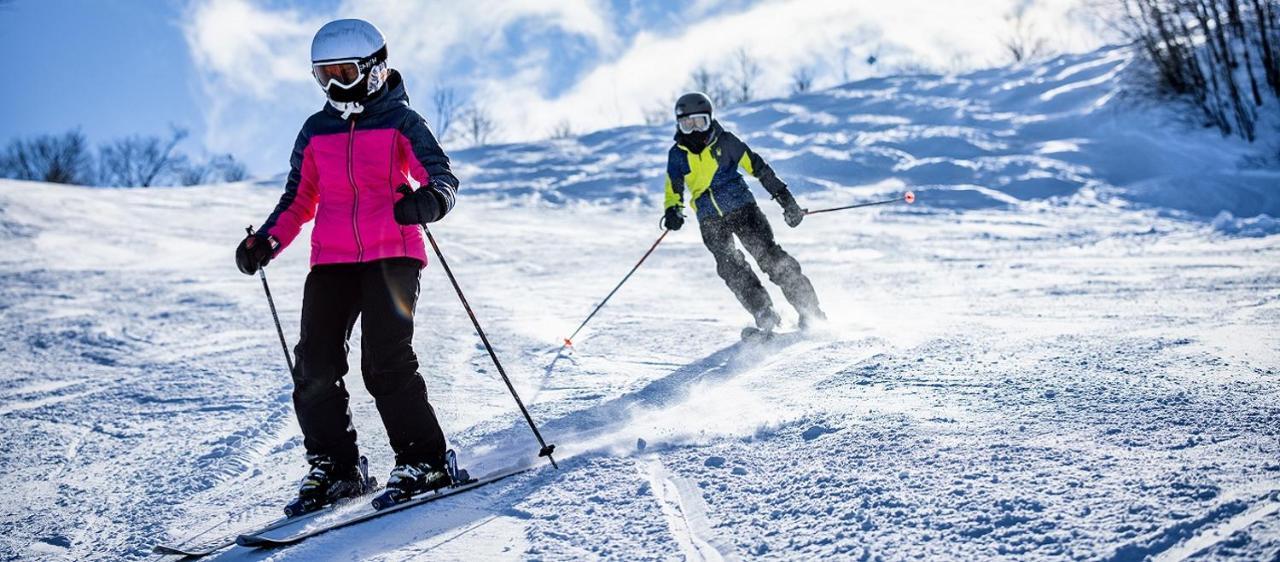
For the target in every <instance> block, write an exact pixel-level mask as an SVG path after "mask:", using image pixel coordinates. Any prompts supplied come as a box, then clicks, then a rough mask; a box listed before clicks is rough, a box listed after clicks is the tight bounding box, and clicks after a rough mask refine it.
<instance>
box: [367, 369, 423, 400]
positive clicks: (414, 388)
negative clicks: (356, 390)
mask: <svg viewBox="0 0 1280 562" xmlns="http://www.w3.org/2000/svg"><path fill="white" fill-rule="evenodd" d="M364 387H365V389H366V390H368V391H369V395H370V396H373V397H374V398H383V397H400V396H409V395H411V394H425V393H426V392H427V384H426V383H425V382H424V381H423V380H422V375H419V374H418V372H417V371H416V370H414V371H408V372H404V371H398V372H397V371H392V372H382V373H378V374H372V373H365V375H364Z"/></svg>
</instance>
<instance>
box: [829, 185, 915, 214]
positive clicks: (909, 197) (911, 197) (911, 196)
mask: <svg viewBox="0 0 1280 562" xmlns="http://www.w3.org/2000/svg"><path fill="white" fill-rule="evenodd" d="M899 201H906V202H907V204H911V203H915V202H916V194H915V193H913V192H910V191H908V192H906V193H904V194H903V195H902V197H895V198H893V199H885V200H884V201H872V202H870V203H858V204H856V205H845V206H844V207H832V208H830V209H817V210H814V211H810V210H808V209H805V211H804V214H806V215H816V214H818V213H830V212H832V211H843V210H845V209H857V208H858V207H870V206H872V205H888V204H889V203H897V202H899Z"/></svg>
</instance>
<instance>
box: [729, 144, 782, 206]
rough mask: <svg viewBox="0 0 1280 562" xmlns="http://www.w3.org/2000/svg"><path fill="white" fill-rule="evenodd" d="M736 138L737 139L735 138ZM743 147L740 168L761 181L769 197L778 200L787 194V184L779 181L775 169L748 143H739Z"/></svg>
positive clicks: (739, 162)
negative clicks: (783, 194) (780, 196)
mask: <svg viewBox="0 0 1280 562" xmlns="http://www.w3.org/2000/svg"><path fill="white" fill-rule="evenodd" d="M735 138H736V137H735ZM738 142H739V143H740V144H741V145H742V158H741V159H739V160H738V166H740V167H741V168H742V169H743V170H746V171H747V173H748V174H751V175H752V176H754V177H755V178H756V179H758V180H760V185H763V186H764V190H765V191H768V192H769V195H770V196H771V197H773V198H774V199H777V198H778V196H779V195H781V194H782V193H787V184H785V183H783V181H782V180H780V179H778V175H777V174H775V173H774V172H773V167H772V166H770V165H769V163H768V162H765V161H764V158H761V157H760V155H759V154H756V152H755V151H754V150H751V147H749V146H747V143H745V142H742V141H741V140H739V141H738Z"/></svg>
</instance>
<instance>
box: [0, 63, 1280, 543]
mask: <svg viewBox="0 0 1280 562" xmlns="http://www.w3.org/2000/svg"><path fill="white" fill-rule="evenodd" d="M1129 61H1130V58H1129V55H1128V54H1127V53H1126V52H1125V51H1124V50H1122V49H1104V50H1101V51H1098V52H1096V53H1090V54H1085V55H1071V56H1064V57H1060V58H1058V59H1054V60H1052V61H1048V62H1045V63H1042V64H1035V65H1026V66H1022V67H1015V68H1011V69H993V70H989V71H982V72H978V73H973V74H970V75H965V76H959V77H938V76H915V77H894V78H883V79H875V80H869V81H865V82H861V83H857V84H853V85H849V86H845V87H841V88H835V89H831V90H826V91H822V92H814V93H810V94H806V95H802V96H797V97H793V98H788V99H785V100H766V101H762V102H758V103H753V104H747V105H744V106H740V107H737V108H733V109H730V110H729V111H727V112H725V113H724V115H723V117H724V120H725V121H726V122H729V123H731V124H732V125H734V126H735V127H737V128H738V129H739V130H740V132H742V133H743V136H744V138H745V139H746V140H747V141H748V142H749V143H751V144H752V145H753V147H755V148H757V149H758V150H759V151H761V152H762V153H763V155H764V156H765V157H766V158H767V159H768V160H770V162H771V163H773V165H774V166H775V168H777V169H778V171H779V173H780V175H781V176H782V177H783V178H785V179H787V180H788V181H791V182H792V184H793V187H794V188H795V189H796V191H797V193H798V197H799V198H800V199H801V201H802V203H803V204H806V205H807V206H810V207H811V208H816V207H820V206H826V204H828V203H830V204H839V203H846V202H849V201H853V200H858V199H863V198H881V197H883V196H885V195H887V194H888V195H891V194H894V193H897V192H899V191H901V190H902V189H906V188H914V189H917V191H918V193H919V194H920V203H919V204H917V205H916V206H913V207H909V208H908V207H881V208H877V209H871V210H866V211H865V212H863V211H855V212H848V213H840V214H830V215H819V216H814V217H810V218H808V219H806V221H805V223H804V224H803V225H802V226H801V227H800V228H798V229H788V228H786V227H785V226H783V223H782V221H781V219H780V216H779V215H780V213H779V212H778V210H777V209H776V206H774V205H772V204H770V203H768V202H767V198H765V197H762V196H760V195H759V194H760V193H761V191H760V190H758V189H757V190H756V192H757V196H758V198H759V199H760V201H761V203H762V207H764V208H765V209H766V213H767V214H769V215H770V217H771V220H772V222H773V225H774V227H775V230H776V231H777V234H778V238H779V241H780V243H781V244H782V245H783V247H784V248H786V249H787V250H788V251H790V252H792V253H793V254H794V255H796V256H797V257H798V258H799V260H800V262H801V263H802V265H803V267H804V269H805V271H806V272H807V273H808V274H809V275H811V276H812V278H813V281H814V283H815V285H816V286H817V288H818V291H819V295H820V297H821V298H822V300H823V303H824V307H825V308H826V309H827V311H828V313H829V314H830V315H831V317H832V322H831V325H830V326H828V327H827V328H826V329H825V330H822V331H819V332H817V333H813V334H808V335H785V336H783V337H781V338H779V339H778V340H775V341H772V342H769V343H766V344H759V345H756V344H746V343H741V342H739V341H738V336H737V334H738V330H739V329H740V328H741V327H742V326H743V325H745V324H746V323H747V322H748V321H749V318H748V316H747V314H746V313H745V312H743V311H742V310H741V308H740V307H739V305H738V304H737V303H736V301H734V299H733V297H732V296H731V295H730V294H729V293H728V291H727V290H725V289H724V287H723V284H722V282H721V281H720V280H719V279H718V278H717V277H716V275H715V271H714V265H713V263H712V261H711V258H710V256H709V255H708V254H707V252H706V250H705V249H704V248H703V247H702V245H701V242H700V240H699V239H698V235H697V231H696V227H694V225H693V224H692V223H690V225H689V226H690V228H686V229H685V230H684V231H681V232H678V233H674V234H672V235H670V236H668V237H667V239H666V241H665V242H664V243H663V245H662V246H660V247H659V249H658V251H657V252H655V254H654V256H653V257H652V258H650V261H649V262H647V263H646V264H645V266H644V267H643V268H642V269H641V270H640V271H639V272H637V274H636V275H635V277H634V278H633V279H632V281H631V282H630V283H629V284H628V285H627V286H626V287H624V289H623V290H622V291H620V292H619V293H618V294H617V296H616V297H615V298H614V300H613V301H611V302H610V303H609V305H608V306H607V307H606V308H604V309H603V310H602V311H601V312H600V314H599V315H598V316H597V317H596V318H595V319H594V320H593V321H592V324H591V325H590V326H588V328H587V329H586V330H584V331H583V333H582V334H580V335H579V336H578V337H577V338H576V340H575V346H574V347H573V348H571V349H568V350H566V351H565V353H564V354H563V355H562V356H560V357H557V355H556V353H557V349H558V348H559V347H560V343H561V340H560V338H562V337H564V336H566V335H568V333H569V332H570V331H572V329H573V328H574V327H575V326H576V325H577V323H578V322H579V321H580V320H581V318H582V317H583V315H585V314H586V313H587V312H589V311H590V309H591V308H592V307H593V306H594V305H595V304H596V303H597V302H598V299H600V298H602V297H603V296H604V295H605V294H606V293H607V292H608V290H609V289H610V288H612V286H613V285H614V284H615V283H616V282H617V280H618V279H620V278H621V276H622V275H623V274H625V273H626V270H627V268H628V267H629V266H630V264H631V263H634V262H633V260H635V259H638V258H639V256H640V254H641V253H642V252H643V250H644V249H645V248H646V247H647V246H648V244H651V243H652V240H653V238H654V237H656V236H657V234H658V232H657V231H656V230H654V224H655V222H656V220H657V217H658V216H659V215H660V211H658V210H657V209H656V207H654V206H653V202H654V201H656V200H657V199H658V197H659V194H658V192H659V190H660V186H661V181H660V179H659V176H660V174H661V173H662V170H663V165H664V162H665V155H666V148H667V147H668V146H669V142H670V141H669V131H667V130H666V129H665V128H647V127H633V128H627V129H622V130H614V131H605V132H600V133H592V134H588V135H584V136H582V137H579V138H576V139H569V140H561V141H552V142H548V143H541V144H530V145H511V146H499V147H487V148H482V149H473V150H466V151H460V152H459V153H457V154H455V161H456V162H457V164H458V168H459V173H460V176H462V177H463V180H464V183H465V188H464V191H463V196H462V199H461V200H460V204H459V206H458V209H457V210H456V211H455V213H453V214H452V215H450V217H449V218H448V219H446V220H445V221H444V222H442V223H441V224H440V225H438V226H437V227H436V228H433V231H434V232H435V234H436V235H437V237H438V238H439V240H440V244H441V246H442V249H443V251H444V252H445V254H446V257H448V258H449V260H450V265H451V266H452V267H453V268H454V270H455V272H456V273H457V275H458V278H459V280H460V282H461V284H462V286H463V289H464V290H465V291H466V293H467V295H468V297H469V298H470V299H471V301H472V304H473V306H474V308H475V311H476V314H477V315H478V316H479V318H480V320H481V322H482V323H483V325H484V327H485V329H486V331H488V332H489V334H490V338H491V339H492V340H493V341H494V343H495V345H496V346H497V351H498V354H499V356H500V357H501V358H502V360H503V361H504V364H505V365H506V367H507V370H508V371H509V372H510V374H511V375H512V377H513V382H514V384H515V386H516V387H517V389H518V390H519V391H520V392H521V393H522V396H524V397H525V398H526V400H527V401H528V403H529V405H530V409H531V411H532V414H533V416H534V418H535V419H536V420H538V421H539V422H540V424H541V426H542V428H543V432H544V434H545V435H546V436H547V437H548V438H549V440H550V441H553V442H555V443H556V444H557V445H558V448H557V452H558V453H559V454H558V457H557V458H558V459H559V461H560V463H561V470H559V471H556V470H553V469H551V468H550V467H549V466H544V467H543V468H540V469H539V470H536V471H533V472H530V473H526V474H522V475H519V476H516V477H513V478H511V479H510V480H507V481H503V482H501V483H497V484H494V485H492V486H488V487H485V488H482V489H479V490H476V491H474V492H469V493H467V494H463V495H460V496H458V497H454V498H449V499H445V500H441V501H439V502H437V503H433V504H430V505H428V506H423V507H421V508H416V509H412V510H407V511H406V512H402V513H398V514H393V515H389V516H387V517H384V518H381V519H378V520H376V521H373V522H370V523H367V524H364V525H360V526H358V527H357V528H353V529H348V530H342V531H336V532H333V533H329V534H326V535H322V536H319V537H316V538H314V539H312V540H308V541H306V542H304V543H302V544H300V545H297V546H294V547H289V548H285V549H280V550H275V551H254V550H247V549H242V548H232V549H228V550H227V551H225V552H223V553H220V554H218V555H216V556H214V557H212V559H214V560H224V561H225V560H263V559H271V560H311V559H317V558H329V559H350V560H356V559H359V560H381V561H392V560H406V559H422V558H435V559H442V560H453V559H486V560H491V559H497V560H515V559H536V560H580V559H626V560H639V559H654V560H670V559H698V560H737V559H803V560H818V559H850V560H916V559H938V560H991V559H1005V560H1096V561H1114V562H1121V561H1135V562H1136V561H1139V560H1146V559H1151V560H1158V561H1169V560H1280V398H1278V397H1280V378H1278V377H1280V351H1278V350H1280V329H1278V328H1280V266H1277V264H1280V244H1277V242H1278V241H1280V240H1278V238H1280V237H1277V236H1276V235H1275V234H1274V231H1273V230H1268V229H1269V228H1270V227H1268V226H1267V225H1268V224H1270V223H1268V222H1267V221H1266V220H1264V219H1263V218H1258V219H1257V220H1253V219H1248V218H1247V217H1249V216H1250V215H1251V214H1258V213H1269V214H1270V215H1271V216H1273V217H1274V216H1280V208H1278V206H1280V202H1278V201H1280V198H1278V197H1276V196H1275V194H1274V191H1275V185H1277V183H1276V182H1277V179H1278V178H1277V175H1276V174H1275V173H1274V172H1267V171H1238V170H1236V169H1235V164H1236V162H1238V161H1239V160H1240V158H1241V155H1242V154H1243V152H1242V151H1243V150H1244V148H1243V147H1241V146H1240V145H1239V144H1237V143H1236V142H1235V141H1230V140H1223V139H1221V138H1219V137H1218V135H1216V133H1212V132H1209V131H1187V130H1183V129H1179V128H1177V127H1178V126H1177V125H1172V124H1169V123H1168V117H1169V116H1168V114H1167V112H1153V111H1150V110H1146V109H1142V110H1137V109H1133V108H1127V107H1125V106H1123V105H1121V101H1120V99H1119V98H1120V97H1121V96H1117V90H1116V87H1115V84H1116V81H1117V80H1118V79H1119V77H1121V76H1123V74H1124V73H1125V72H1126V68H1127V67H1128V65H1129ZM1202 180H1203V181H1202ZM752 184H753V188H754V182H752ZM278 189H279V188H278V186H277V185H274V184H272V185H267V186H256V185H251V184H238V185H226V186H208V187H198V188H182V189H118V190H97V189H83V188H73V187H65V186H49V185H34V184H29V183H24V182H11V181H0V240H3V241H4V247H5V249H6V252H3V253H2V254H0V314H2V315H3V319H4V322H2V323H0V352H2V353H3V357H4V358H5V360H4V361H3V363H2V364H3V372H2V376H0V432H2V434H3V435H4V439H3V440H0V490H2V491H4V492H5V493H6V494H7V495H9V496H10V497H11V501H9V502H5V503H4V504H3V505H0V559H41V560H132V559H143V558H148V557H150V556H151V555H150V554H149V550H150V547H151V545H152V544H154V543H155V542H158V541H161V540H165V539H169V538H182V537H189V536H192V535H195V534H197V533H201V536H202V537H205V538H209V537H215V536H220V535H224V534H226V533H229V532H233V531H235V530H237V529H241V528H245V527H248V526H251V525H253V524H255V523H257V522H262V521H266V520H270V519H274V518H275V517H276V516H277V514H278V513H279V508H280V506H281V505H283V503H284V502H285V501H286V499H287V498H288V497H289V496H290V495H291V494H292V492H293V489H294V487H295V485H296V483H297V481H298V479H299V478H300V477H301V476H302V475H303V473H304V471H305V469H306V466H305V464H304V463H303V460H302V450H301V437H300V435H299V432H298V429H297V426H296V422H295V421H294V419H293V411H292V405H291V403H290V392H291V384H290V381H289V377H288V374H287V373H286V372H285V368H284V366H283V360H282V359H283V358H282V357H281V356H280V355H281V351H280V348H279V344H278V342H277V341H276V336H275V333H274V328H273V326H272V324H271V320H270V316H269V313H268V311H267V307H266V304H265V302H263V301H264V298H263V296H262V292H261V285H260V284H259V282H258V280H257V279H256V278H252V277H244V276H241V275H240V274H239V273H238V272H236V271H235V270H234V267H233V265H232V260H231V257H232V248H233V247H234V245H235V244H236V243H237V242H238V241H239V239H240V237H241V236H242V234H241V233H242V232H243V228H244V226H245V224H247V223H250V222H256V221H259V220H261V218H262V217H263V216H264V215H265V213H267V212H268V211H269V210H270V209H271V208H272V206H273V205H274V204H275V201H276V199H277V198H278V195H279V192H278ZM1197 190H1198V191H1197ZM1267 190H1270V191H1267ZM1149 205H1154V206H1156V207H1155V208H1151V207H1148V206H1149ZM1216 209H1229V210H1230V212H1231V213H1233V216H1238V217H1246V218H1245V219H1239V220H1237V219H1234V218H1231V217H1227V218H1223V217H1219V218H1218V219H1214V220H1212V221H1210V220H1209V219H1213V217H1214V214H1215V213H1216ZM1250 210H1252V213H1249V212H1247V211H1250ZM1211 211H1212V212H1211ZM1241 221H1243V222H1241ZM307 236H309V233H308V232H304V233H303V234H302V236H300V237H299V242H297V243H296V245H295V246H294V247H293V248H291V249H290V250H289V251H287V252H286V253H285V254H284V255H283V256H281V258H280V259H279V260H277V261H276V262H274V263H273V264H272V265H271V267H269V268H268V277H269V279H270V281H271V287H272V292H273V293H274V294H275V297H276V303H277V306H278V307H279V309H280V316H281V319H282V321H283V322H284V326H285V334H286V337H287V338H288V340H289V341H290V342H295V341H296V339H297V319H298V314H299V310H298V309H299V305H300V302H301V287H302V281H303V279H304V277H305V274H306V269H307V268H306V264H307V259H308V256H307V251H306V242H305V240H306V239H307V238H306V237H307ZM422 279H423V286H422V298H421V302H420V304H419V311H418V320H417V329H418V332H417V334H416V339H415V342H414V343H415V348H416V349H417V351H418V353H419V356H420V360H421V364H422V366H423V367H422V371H423V374H424V376H425V377H426V378H427V384H428V388H429V391H430V393H431V399H432V401H433V403H434V405H435V407H436V410H437V413H438V415H439V416H440V418H441V421H442V424H443V425H444V427H445V428H446V431H447V433H448V435H449V437H450V439H451V441H452V443H453V445H454V447H455V448H456V449H458V451H459V456H460V458H461V460H462V462H463V464H464V465H465V466H467V467H468V468H469V469H471V470H472V471H473V473H475V474H484V473H488V472H492V471H496V470H500V469H503V468H507V467H511V466H514V465H519V464H527V463H545V461H544V460H540V459H537V458H536V457H535V456H534V455H535V454H536V446H534V444H533V440H532V436H531V434H530V432H529V430H528V428H527V427H526V426H525V425H524V422H523V420H522V419H520V418H519V417H518V414H516V413H515V410H514V404H513V403H512V401H511V398H510V396H509V395H508V393H507V391H506V389H505V387H504V386H503V385H502V383H501V381H500V380H499V379H498V376H497V373H496V372H495V371H494V369H493V367H492V365H491V364H490V363H489V360H488V357H487V355H486V353H485V351H484V349H483V348H482V347H481V346H480V345H479V342H478V341H477V339H476V337H475V334H474V332H473V330H472V328H471V325H470V323H469V321H468V320H467V318H466V316H465V315H464V314H463V312H462V310H461V307H460V306H459V305H458V303H457V300H456V298H455V296H454V294H453V292H452V289H451V287H450V286H449V285H448V282H447V281H446V279H445V278H444V276H443V273H442V272H441V270H440V268H439V266H438V264H433V265H431V266H430V267H429V268H428V269H427V270H425V271H424V273H423V278H422ZM770 289H771V292H772V294H773V295H774V300H775V302H777V303H779V305H780V312H782V313H783V314H784V317H785V318H786V319H787V320H788V321H789V322H794V320H795V316H794V313H793V312H792V311H791V310H790V309H789V308H787V307H786V306H785V305H784V304H782V303H783V301H782V299H781V297H780V295H779V294H778V292H777V291H776V288H774V287H772V286H770ZM354 338H359V329H358V327H357V333H356V334H355V335H354V337H353V341H355V340H354ZM358 354H359V346H358V345H354V346H353V349H352V358H351V364H352V365H359V359H358ZM346 380H347V385H348V388H349V390H350V391H351V393H352V412H353V415H354V417H355V421H356V426H357V429H358V431H359V432H360V442H361V446H362V450H363V452H364V454H366V455H368V456H369V457H370V461H371V465H372V469H373V471H374V472H375V474H377V476H378V477H379V478H385V474H386V471H387V470H389V469H390V467H391V463H392V458H391V454H390V451H389V450H388V448H387V446H386V435H385V432H384V431H383V430H382V428H381V424H380V422H379V421H378V415H377V412H376V410H375V409H374V407H373V403H372V399H371V398H370V397H369V395H368V393H367V392H365V390H364V385H363V382H362V381H361V380H360V376H359V374H358V372H353V373H351V375H350V376H348V377H347V379H346Z"/></svg>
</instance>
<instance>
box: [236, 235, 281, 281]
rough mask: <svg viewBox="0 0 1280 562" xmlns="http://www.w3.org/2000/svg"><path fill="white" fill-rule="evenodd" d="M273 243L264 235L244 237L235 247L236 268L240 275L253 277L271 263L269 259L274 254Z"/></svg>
mask: <svg viewBox="0 0 1280 562" xmlns="http://www.w3.org/2000/svg"><path fill="white" fill-rule="evenodd" d="M273 242H274V241H273V240H272V239H271V237H270V236H267V235H265V234H263V235H258V234H250V235H249V236H245V237H244V240H241V241H240V245H239V246H237V247H236V267H238V268H240V273H243V274H245V275H253V274H254V273H257V272H258V270H259V269H261V268H263V267H266V265H267V264H268V263H271V258H274V257H275V254H276V248H275V247H276V245H275V244H274V243H273Z"/></svg>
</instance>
